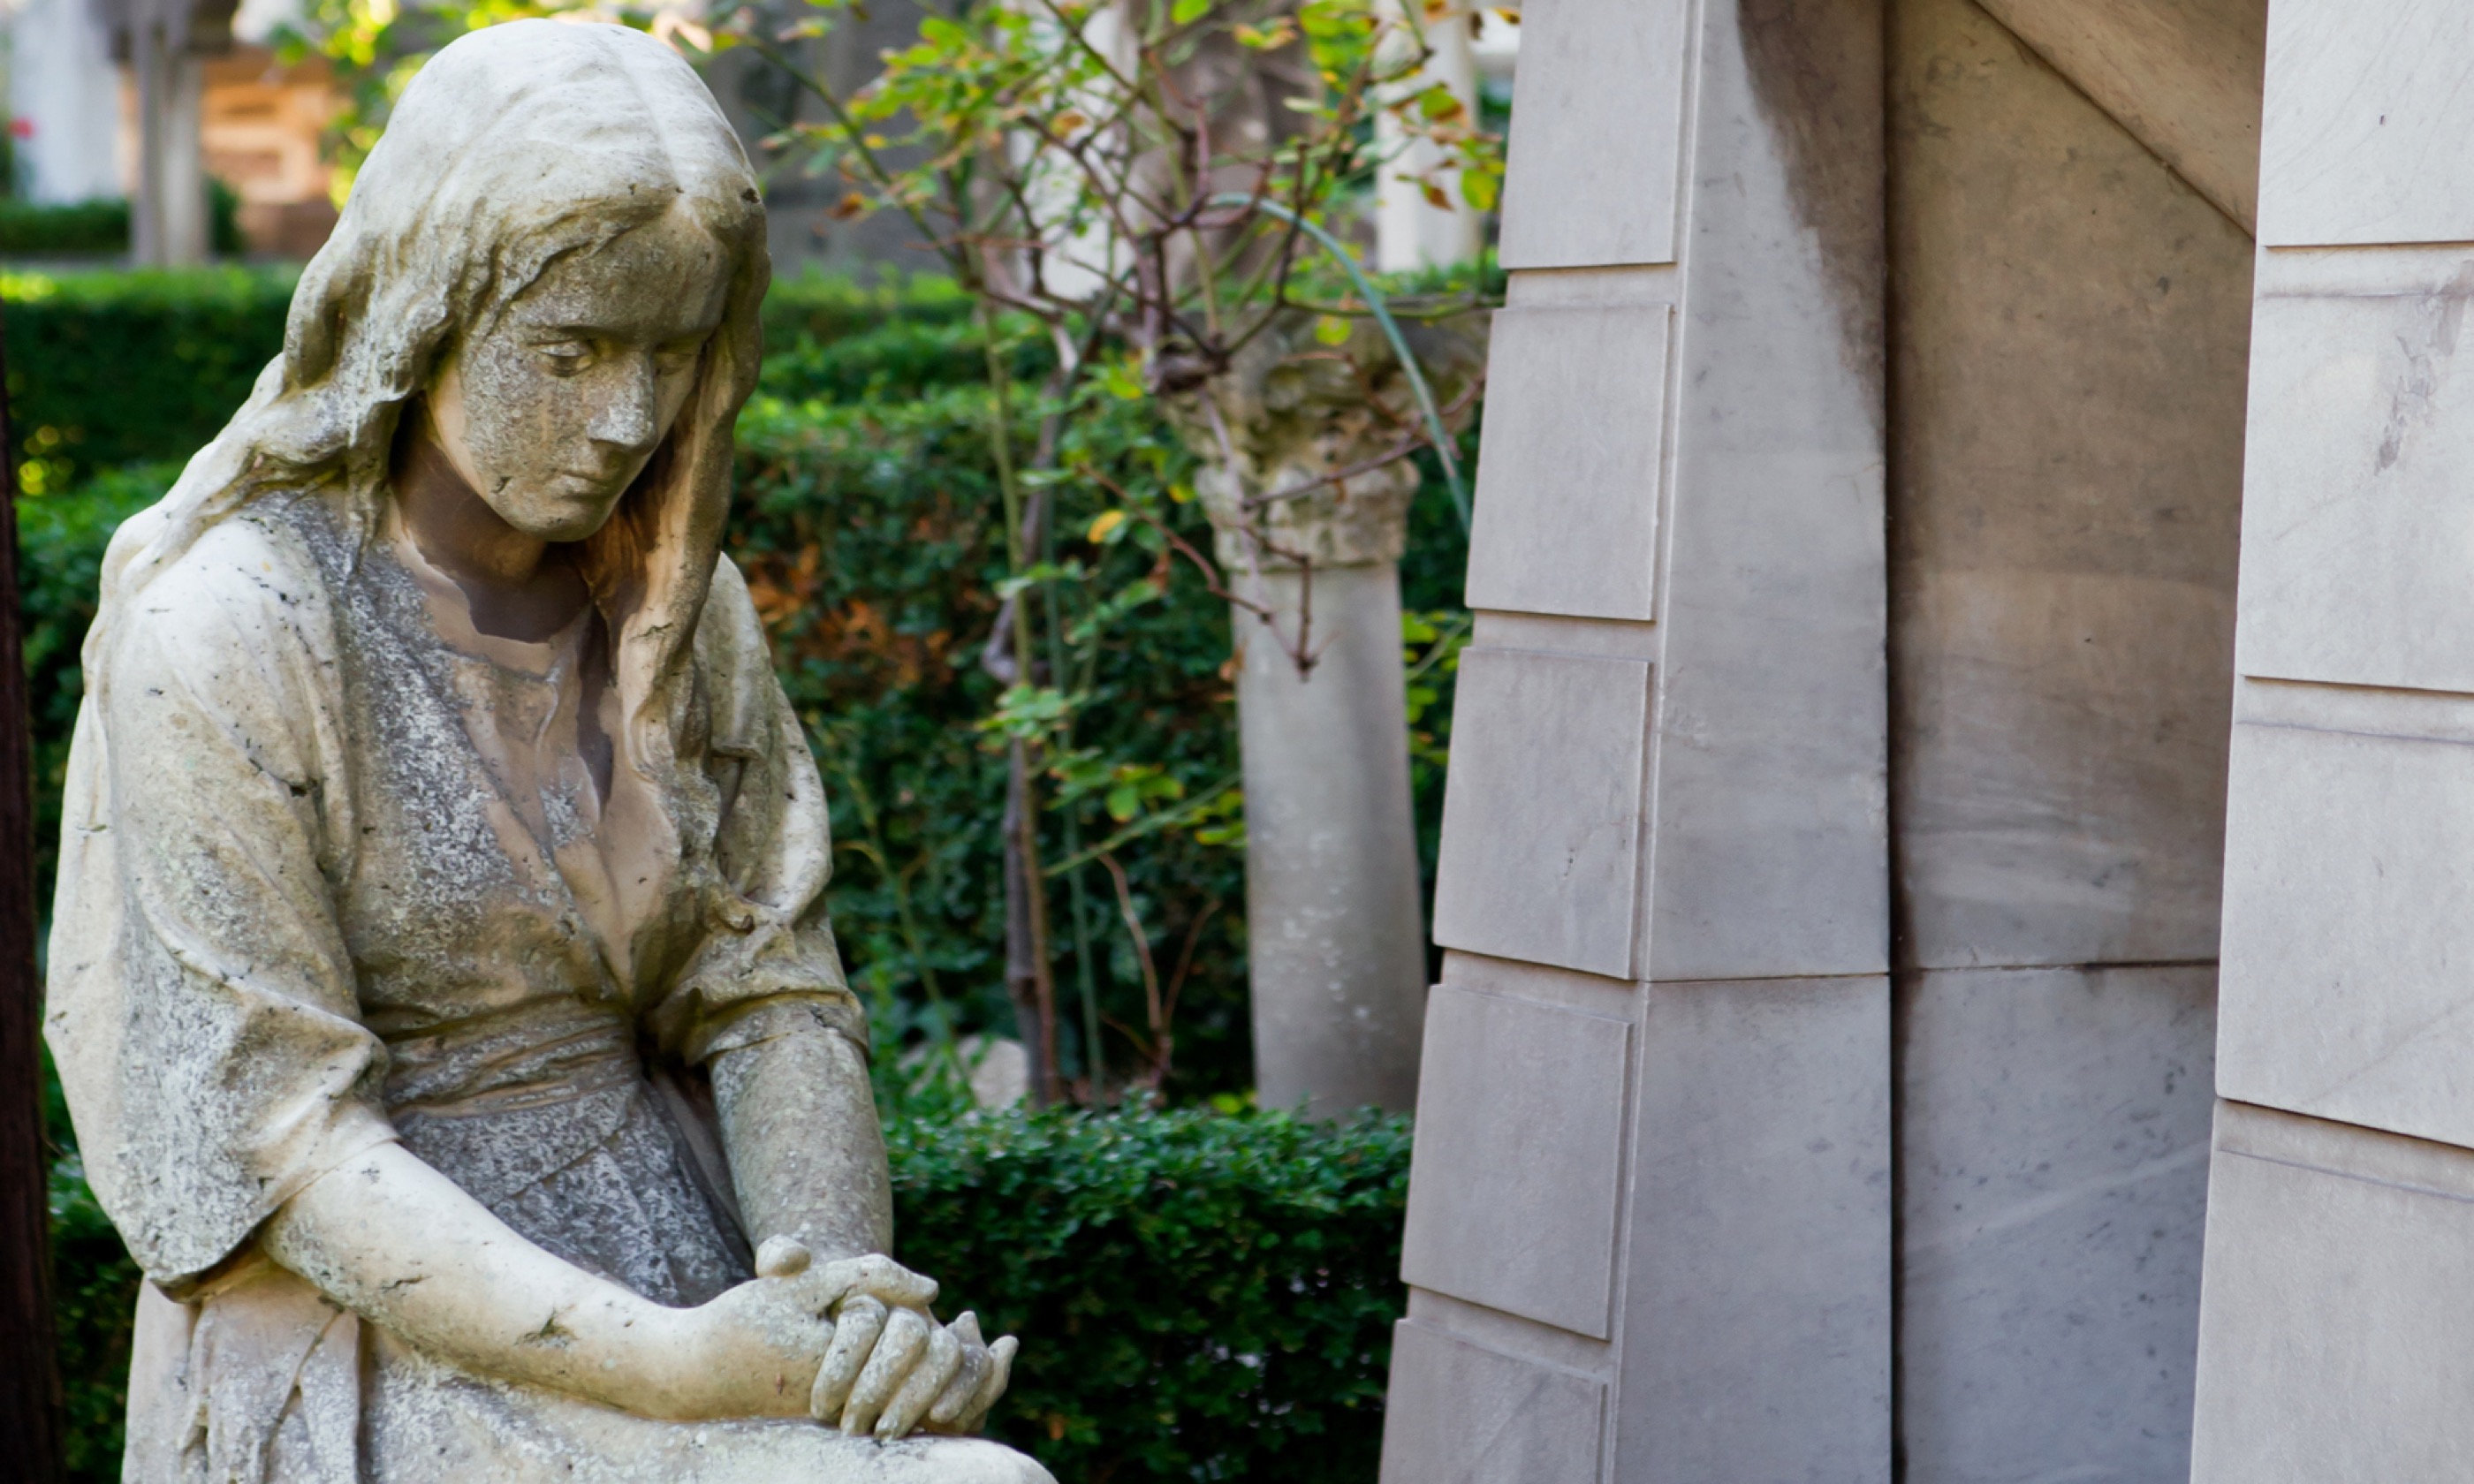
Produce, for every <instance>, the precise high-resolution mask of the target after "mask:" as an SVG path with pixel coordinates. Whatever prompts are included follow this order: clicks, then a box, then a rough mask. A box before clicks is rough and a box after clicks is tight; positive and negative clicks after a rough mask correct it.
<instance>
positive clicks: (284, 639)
mask: <svg viewBox="0 0 2474 1484" xmlns="http://www.w3.org/2000/svg"><path fill="white" fill-rule="evenodd" d="M298 506H299V502H297V501H295V500H293V499H291V498H288V497H274V498H269V499H264V500H259V501H253V502H251V503H250V504H249V505H247V506H244V507H242V508H241V509H239V510H237V511H233V512H231V513H230V514H229V515H224V516H223V517H222V518H220V519H218V520H216V521H215V522H214V523H213V524H211V525H209V526H207V527H206V529H205V530H203V531H201V532H199V533H198V534H197V535H196V537H195V538H194V539H190V540H189V541H187V542H186V543H185V544H184V545H182V548H181V549H180V550H178V551H175V552H172V553H169V554H167V555H164V556H162V557H159V558H155V559H152V560H154V561H155V562H159V565H158V566H157V567H156V568H155V569H154V570H152V571H147V572H132V573H130V574H129V577H130V579H131V581H130V583H129V586H130V587H131V589H132V590H131V591H130V592H129V594H128V597H127V599H126V601H125V604H124V606H123V608H122V611H121V612H119V613H118V614H117V615H115V627H118V628H120V629H122V630H123V631H124V632H126V633H129V634H137V635H144V636H146V637H149V638H152V639H154V640H156V641H157V642H158V643H164V644H167V645H168V646H169V647H170V648H173V649H175V650H196V649H198V648H201V647H210V648H222V647H225V646H229V645H231V644H240V645H243V646H247V647H250V648H253V649H259V650H261V651H264V650H268V649H280V648H285V647H289V645H290V644H292V643H307V644H308V645H310V646H311V647H312V648H316V649H321V650H323V649H325V648H326V647H327V644H326V643H325V642H324V640H325V634H326V633H327V630H328V628H329V627H330V620H329V617H328V614H329V611H330V609H331V603H330V594H329V579H328V574H327V570H326V568H327V563H325V562H321V561H320V560H319V555H318V552H317V541H318V539H319V532H318V530H317V529H316V523H315V521H314V518H304V513H303V511H302V510H301V509H299V508H298ZM139 521H144V522H148V523H149V526H151V527H152V529H149V528H146V527H141V528H140V529H138V530H134V531H131V532H128V533H126V535H127V537H128V538H130V539H133V541H137V542H143V543H146V544H152V540H151V539H152V538H153V537H154V536H155V535H157V534H158V533H159V531H160V530H161V529H162V528H163V527H164V526H166V525H168V524H169V519H168V517H167V516H166V515H164V514H163V513H161V511H160V509H159V508H158V510H154V511H148V512H146V513H144V514H143V515H138V516H135V517H133V524H134V523H135V522H139ZM136 560H137V561H139V562H146V561H148V560H149V559H148V558H146V557H144V556H142V555H141V556H139V557H137V558H136Z"/></svg>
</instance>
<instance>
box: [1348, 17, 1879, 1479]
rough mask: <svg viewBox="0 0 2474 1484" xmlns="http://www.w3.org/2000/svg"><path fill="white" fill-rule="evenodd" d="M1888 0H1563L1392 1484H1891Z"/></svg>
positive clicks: (1528, 105)
mask: <svg viewBox="0 0 2474 1484" xmlns="http://www.w3.org/2000/svg"><path fill="white" fill-rule="evenodd" d="M1882 26H1883V17H1882V13H1881V10H1880V6H1879V5H1878V4H1877V3H1873V0H1702V3H1699V4H1692V3H1687V0H1529V3H1528V4H1527V5H1526V6H1525V7H1524V10H1523V25H1522V31H1523V38H1522V42H1521V62H1520V71H1519V78H1518V83H1517V87H1516V99H1515V105H1514V120H1515V122H1514V125H1513V132H1512V140H1511V148H1512V160H1511V173H1510V179H1509V182H1508V186H1507V191H1508V194H1507V200H1506V205H1505V220H1504V228H1503V241H1502V251H1503V259H1504V262H1505V264H1506V266H1507V267H1509V268H1510V269H1511V270H1512V284H1511V291H1510V301H1509V307H1508V308H1506V309H1505V310H1504V311H1503V312H1502V313H1501V314H1499V315H1498V316H1497V317H1496V323H1495V329H1494V337H1493V347H1492V361H1491V367H1490V374H1489V380H1488V386H1489V394H1488V404H1487V413H1486V425H1485V429H1484V447H1483V452H1482V455H1481V467H1480V470H1479V475H1478V495H1477V526H1476V532H1475V539H1474V543H1473V548H1472V551H1471V556H1470V563H1469V577H1468V600H1469V604H1470V606H1471V607H1472V608H1474V609H1475V610H1478V615H1479V616H1478V619H1477V628H1476V634H1475V642H1474V644H1473V646H1472V647H1471V648H1470V649H1469V650H1468V651H1467V653H1466V655H1465V656H1464V658H1463V661H1462V667H1461V674H1460V688H1459V699H1458V703H1457V712H1456V715H1455V718H1454V723H1453V732H1452V770H1451V777H1450V782H1449V785H1448V790H1449V796H1448V799H1447V802H1446V803H1445V807H1444V820H1443V863H1442V877H1441V880H1440V882H1439V884H1438V888H1437V901H1436V909H1435V912H1436V922H1435V932H1436V937H1437V940H1438V941H1439V942H1440V943H1441V944H1443V946H1444V947H1446V948H1447V949H1449V950H1451V951H1450V952H1449V953H1448V954H1447V955H1446V958H1445V963H1444V969H1443V983H1442V985H1441V986H1440V987H1439V988H1438V989H1437V990H1436V991H1435V993H1434V994H1433V996H1432V998H1431V999H1430V1001H1429V1005H1428V1012H1427V1020H1426V1049H1425V1063H1424V1076H1423V1081H1422V1082H1421V1084H1420V1087H1419V1118H1418V1136H1417V1137H1418V1144H1417V1152H1416V1157H1415V1162H1414V1167H1413V1172H1412V1175H1411V1185H1410V1197H1409V1223H1408V1231H1407V1236H1406V1250H1405V1254H1404V1259H1403V1272H1404V1276H1405V1278H1406V1279H1407V1281H1408V1282H1409V1283H1410V1285H1411V1291H1410V1300H1409V1314H1408V1317H1407V1319H1406V1320H1405V1321H1404V1322H1403V1323H1402V1324H1401V1326H1400V1327H1399V1328H1398V1330H1397V1331H1396V1335H1395V1351H1394V1357H1393V1370H1392V1389H1391V1405H1390V1411H1389V1413H1388V1416H1387V1422H1386V1434H1385V1450H1384V1462H1383V1474H1382V1476H1383V1479H1384V1480H1385V1481H1386V1484H1433V1481H1439V1480H1451V1481H1454V1484H1460V1481H1467V1484H1585V1481H1594V1480H1600V1479H1616V1480H1622V1481H1624V1484H1780V1481H1784V1480H1797V1481H1805V1480H1827V1481H1831V1484H1886V1481H1887V1480H1888V1479H1889V1478H1890V1476H1891V1415H1890V1391H1891V1308H1892V1301H1891V1279H1890V1275H1891V1264H1892V1254H1891V1181H1890V1159H1891V1149H1890V1143H1891V1130H1890V1086H1891V1072H1890V996H1889V979H1888V969H1889V959H1888V922H1889V900H1888V898H1889V883H1888V871H1887V839H1886V829H1887V825H1886V802H1885V795H1886V789H1887V785H1886V768H1887V755H1886V754H1887V739H1886V734H1887V714H1886V713H1887V699H1886V682H1885V671H1884V658H1883V643H1884V626H1885V611H1884V610H1885V606H1886V562H1885V556H1884V547H1883V506H1882V499H1883V494H1882V479H1883V473H1882V468H1883V404H1884V399H1883V365H1882V348H1881V280H1882V249H1881V209H1882V207H1881V195H1880V191H1881V180H1882V174H1883V164H1884V161H1883V147H1882V136H1881V116H1882V115H1881V97H1882V95H1881V79H1882V68H1883V64H1882V51H1881V37H1882Z"/></svg>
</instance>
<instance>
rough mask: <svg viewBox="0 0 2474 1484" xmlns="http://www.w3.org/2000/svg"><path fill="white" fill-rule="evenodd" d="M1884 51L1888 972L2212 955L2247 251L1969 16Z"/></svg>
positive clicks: (2108, 124) (1914, 33) (1949, 4)
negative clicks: (1889, 536) (1895, 270)
mask: <svg viewBox="0 0 2474 1484" xmlns="http://www.w3.org/2000/svg"><path fill="white" fill-rule="evenodd" d="M2031 9H2032V8H2031ZM2038 13H2046V12H2042V11H2040V12H2038ZM2168 13H2178V12H2173V11H2172V9H2171V8H2170V7H2169V8H2168ZM2071 14H2072V15H2073V16H2074V17H2075V18H2074V20H2073V21H2072V22H2071V24H2072V25H2074V26H2084V27H2087V28H2089V29H2090V30H2091V32H2094V31H2097V30H2098V21H2099V20H2107V21H2108V22H2109V24H2108V27H2107V28H2104V30H2103V34H2105V35H2107V36H2111V35H2113V34H2114V31H2115V30H2117V29H2118V26H2114V25H2112V24H2110V23H2118V22H2120V21H2121V17H2120V16H2119V15H2118V14H2117V13H2116V11H2115V8H2113V7H2110V6H2106V7H2099V8H2098V9H2095V10H2090V11H2087V12H2077V11H2073V12H2071ZM2051 16H2052V18H2053V19H2054V21H2055V23H2056V24H2058V23H2059V21H2060V12H2059V11H2058V10H2055V11H2053V12H2051ZM2131 39H2133V40H2136V37H2133V38H2131ZM1892 48H1893V52H1892V57H1893V92H1892V104H1891V107H1892V114H1891V116H1892V124H1893V128H1892V133H1891V159H1892V179H1893V181H1894V184H1895V187H1896V188H1895V190H1894V192H1893V196H1892V201H1893V217H1892V221H1893V231H1894V235H1893V248H1894V251H1895V254H1896V258H1897V261H1898V264H1899V272H1900V274H1901V275H1903V277H1904V279H1905V280H1906V281H1909V282H1912V283H1914V284H1917V285H1919V286H1928V288H1921V287H1920V291H1919V292H1915V293H1909V294H1905V295H1902V296H1900V298H1899V299H1898V300H1897V320H1896V322H1895V324H1894V331H1895V333H1896V335H1897V337H1898V343H1899V345H1900V347H1901V351H1900V354H1899V355H1898V356H1897V357H1895V366H1896V369H1897V390H1896V395H1894V396H1893V397H1892V399H1891V404H1892V409H1893V419H1894V427H1893V436H1894V440H1895V443H1896V446H1897V449H1898V457H1897V458H1896V459H1895V460H1894V461H1893V467H1894V469H1895V470H1896V471H1897V479H1896V482H1895V484H1894V486H1893V488H1892V491H1891V509H1892V514H1893V519H1892V521H1891V529H1892V531H1893V533H1894V539H1893V542H1892V547H1891V590H1892V593H1893V594H1894V607H1893V610H1892V616H1891V635H1892V638H1891V645H1892V653H1893V655H1894V656H1895V657H1896V659H1897V663H1898V667H1899V677H1900V682H1899V686H1898V710H1897V713H1896V726H1895V730H1894V736H1895V738H1896V741H1895V747H1894V758H1895V763H1894V770H1895V771H1894V777H1895V778H1896V780H1897V781H1896V785H1895V786H1896V791H1897V795H1898V798H1899V800H1900V802H1901V807H1900V813H1899V829H1900V859H1901V867H1902V877H1903V879H1902V886H1903V888H1904V894H1905V900H1904V912H1905V914H1906V931H1905V935H1904V943H1903V952H1904V955H1905V956H1906V958H1907V960H1908V962H1910V963H1912V964H1916V965H1920V966H1923V967H1926V968H1965V967H1971V966H1977V965H2003V966H2007V965H2037V964H2063V965H2067V964H2082V963H2102V962H2122V961H2134V962H2148V961H2156V960H2182V959H2205V958H2210V957H2213V956H2214V954H2215V952H2216V944H2217V900H2218V877H2219V869H2220V859H2221V850H2222V835H2223V819H2224V778H2225V739H2226V734H2227V732H2228V730H2229V716H2230V711H2231V706H2232V695H2231V691H2232V684H2233V681H2232V649H2233V610H2234V575H2235V568H2236V562H2237V555H2238V541H2239V538H2238V530H2239V523H2240V519H2241V515H2242V462H2243V435H2244V379H2245V358H2246V355H2247V351H2248V345H2249V324H2250V276H2251V246H2250V243H2249V241H2248V239H2247V238H2246V237H2244V234H2243V232H2242V231H2241V230H2240V229H2239V228H2238V227H2235V226H2234V225H2233V224H2232V223H2231V222H2229V221H2227V220H2226V219H2225V217H2224V216H2223V215H2222V214H2221V213H2219V211H2217V210H2216V209H2215V208H2214V207H2212V206H2210V205H2209V203H2207V202H2206V201H2204V200H2202V199H2200V198H2199V197H2198V196H2196V195H2195V194H2193V192H2192V191H2191V190H2190V188H2189V187H2187V186H2185V185H2184V184H2183V183H2182V182H2181V181H2179V180H2175V179H2174V178H2173V176H2172V175H2171V173H2169V172H2168V171H2167V170H2166V169H2165V168H2163V166H2162V165H2160V164H2159V162H2158V161H2157V160H2156V159H2155V158H2154V157H2153V156H2150V155H2149V154H2148V153H2147V150H2146V149H2144V148H2143V147H2142V146H2141V144H2140V142H2139V141H2138V140H2137V139H2134V138H2133V137H2131V136H2130V135H2129V134H2127V133H2125V132H2123V131H2122V128H2121V127H2120V126H2119V125H2118V124H2116V123H2115V122H2114V121H2113V120H2112V119H2109V118H2107V117H2106V116H2105V115H2104V114H2103V113H2102V112H2100V111H2099V110H2098V108H2096V107H2095V106H2094V105H2093V104H2091V103H2090V102H2089V101H2088V99H2087V98H2086V97H2084V96H2082V95H2081V93H2080V92H2079V91H2078V90H2077V89H2075V88H2074V87H2073V86H2072V85H2071V84H2070V82H2068V81H2066V80H2065V79H2063V78H2062V77H2061V76H2059V75H2057V74H2056V73H2055V72H2054V71H2053V70H2052V69H2051V68H2050V67H2048V66H2047V65H2045V64H2044V63H2043V62H2041V61H2039V60H2037V59H2036V58H2035V57H2034V56H2032V55H2029V54H2027V53H2026V52H2025V51H2024V50H2023V49H2022V48H2021V47H2020V46H2019V44H2018V43H2017V41H2016V40H2014V39H2013V38H2012V37H2011V36H2008V35H2007V34H2006V33H2005V32H2003V30H2002V29H2001V26H2000V25H1998V24H1996V23H1995V22H1994V21H1993V20H1992V19H1991V18H1990V17H1988V16H1987V15H1986V14H1985V13H1984V12H1982V11H1980V10H1978V9H1977V7H1976V6H1975V5H1973V4H1971V3H1969V0H1902V3H1901V4H1900V5H1899V6H1898V7H1897V8H1896V10H1895V11H1894V12H1893V27H1892ZM2022 306H2033V310H2032V312H2022Z"/></svg>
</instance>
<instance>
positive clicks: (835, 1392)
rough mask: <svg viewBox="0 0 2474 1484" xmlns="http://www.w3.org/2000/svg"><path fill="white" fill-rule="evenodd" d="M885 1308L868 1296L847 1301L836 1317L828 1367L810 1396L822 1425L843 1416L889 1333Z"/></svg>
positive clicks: (814, 1414)
mask: <svg viewBox="0 0 2474 1484" xmlns="http://www.w3.org/2000/svg"><path fill="white" fill-rule="evenodd" d="M884 1332H885V1305H884V1304H879V1303H877V1302H876V1301H875V1300H874V1299H871V1298H868V1297H866V1296H865V1295H861V1296H859V1297H856V1298H853V1299H849V1300H846V1301H845V1302H844V1303H843V1304H842V1307H841V1312H840V1313H839V1314H838V1315H837V1316H836V1317H835V1322H834V1343H833V1344H832V1345H831V1346H829V1347H827V1349H826V1351H825V1363H824V1365H823V1366H822V1367H820V1368H819V1369H818V1370H817V1372H816V1384H815V1387H814V1389H813V1390H812V1391H810V1392H809V1393H808V1415H809V1416H811V1417H813V1418H814V1419H815V1420H816V1421H818V1422H820V1423H831V1422H832V1421H834V1419H836V1418H837V1417H839V1416H841V1415H842V1407H843V1405H844V1404H845V1403H846V1402H847V1401H848V1400H850V1393H851V1387H852V1385H853V1384H854V1383H856V1382H857V1381H858V1380H859V1376H860V1370H861V1367H863V1366H865V1365H866V1364H867V1362H868V1357H869V1356H870V1355H871V1354H873V1353H874V1352H875V1351H876V1342H877V1337H878V1336H879V1335H881V1334H883V1333H884Z"/></svg>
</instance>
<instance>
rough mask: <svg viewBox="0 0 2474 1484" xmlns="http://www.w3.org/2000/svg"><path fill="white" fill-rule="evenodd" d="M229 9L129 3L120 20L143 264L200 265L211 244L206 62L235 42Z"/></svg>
mask: <svg viewBox="0 0 2474 1484" xmlns="http://www.w3.org/2000/svg"><path fill="white" fill-rule="evenodd" d="M230 24H231V9H230V6H229V5H225V4H222V3H220V0H214V3H209V4H206V5H199V6H192V5H190V4H187V3H184V0H132V3H131V4H129V5H128V6H126V7H125V8H124V10H123V12H122V15H121V18H120V21H119V36H118V39H117V43H116V44H117V45H118V46H120V47H121V48H122V49H123V50H124V51H125V53H126V55H127V57H128V60H129V67H130V71H131V73H132V75H133V78H134V80H135V83H136V92H137V180H136V181H135V185H134V188H133V190H132V191H131V193H130V201H129V208H130V209H129V237H130V242H129V248H130V256H131V257H132V258H133V260H134V261H136V262H137V263H139V264H142V265H152V266H163V265H167V264H182V263H203V262H205V261H206V253H207V249H208V247H209V246H210V244H209V240H208V237H209V234H208V231H207V225H208V224H207V213H206V148H205V138H204V130H205V124H206V118H205V107H206V62H205V60H204V58H205V56H206V53H208V52H210V51H219V50H221V49H223V48H224V47H226V46H228V45H229V44H230V39H231V32H230Z"/></svg>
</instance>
